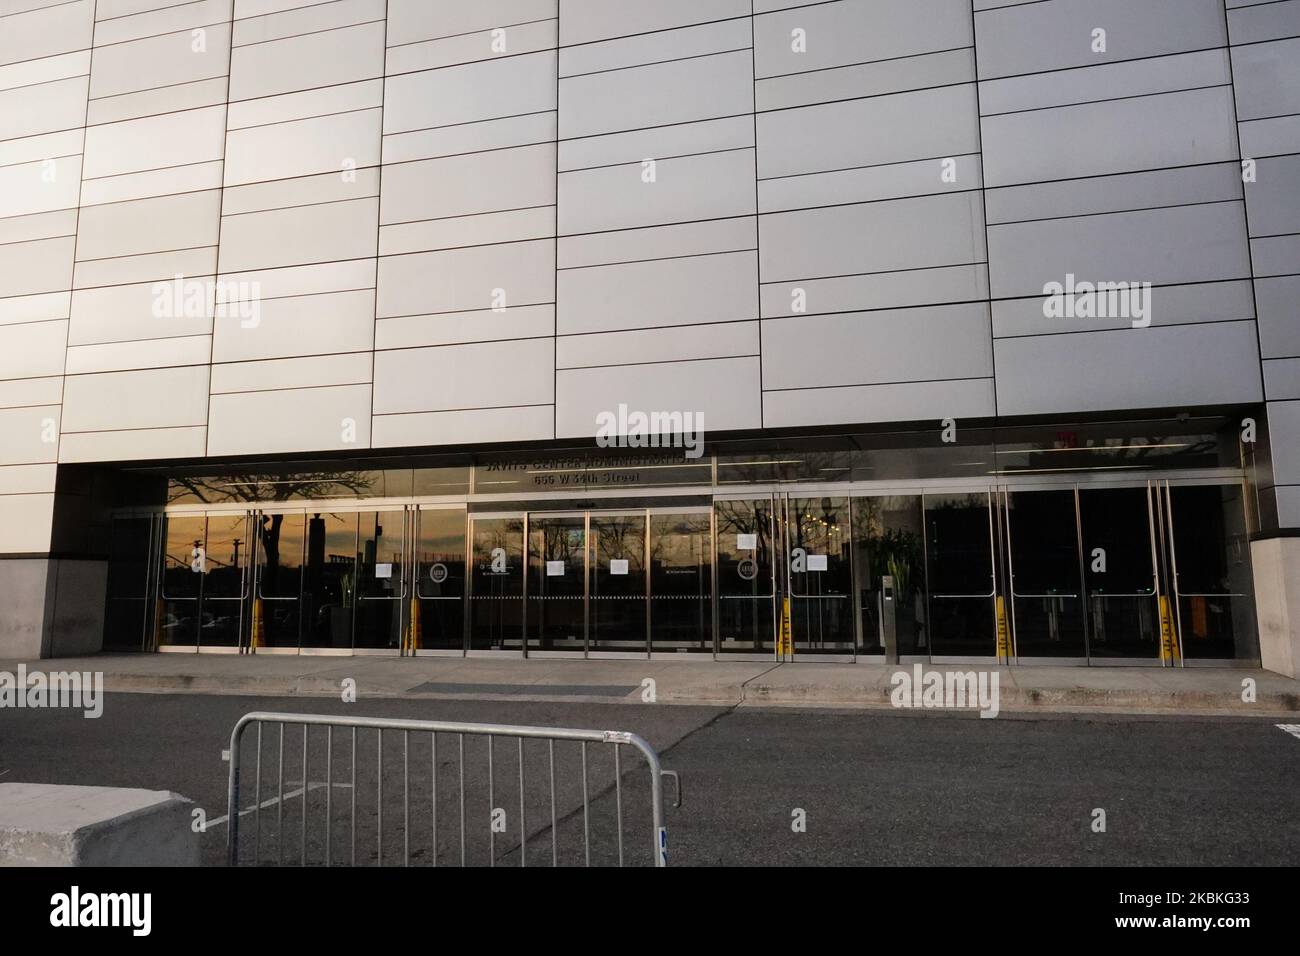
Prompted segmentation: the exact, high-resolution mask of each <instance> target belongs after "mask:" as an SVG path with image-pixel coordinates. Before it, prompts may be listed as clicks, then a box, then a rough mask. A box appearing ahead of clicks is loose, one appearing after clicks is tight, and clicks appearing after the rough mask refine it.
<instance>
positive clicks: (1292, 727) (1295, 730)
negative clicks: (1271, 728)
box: [1277, 724, 1300, 739]
mask: <svg viewBox="0 0 1300 956" xmlns="http://www.w3.org/2000/svg"><path fill="white" fill-rule="evenodd" d="M1277 729H1278V730H1282V731H1285V732H1286V733H1288V734H1290V735H1291V736H1292V737H1295V738H1297V739H1300V724H1278V725H1277Z"/></svg>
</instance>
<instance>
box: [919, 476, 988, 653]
mask: <svg viewBox="0 0 1300 956" xmlns="http://www.w3.org/2000/svg"><path fill="white" fill-rule="evenodd" d="M925 554H926V578H927V580H928V582H929V591H930V644H931V654H932V656H934V657H994V656H996V654H997V622H996V616H995V602H996V600H997V584H996V578H995V575H994V566H993V520H992V514H991V510H990V500H989V493H988V492H987V491H980V492H964V493H938V494H927V495H925Z"/></svg>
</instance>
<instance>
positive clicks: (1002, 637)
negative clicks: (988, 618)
mask: <svg viewBox="0 0 1300 956" xmlns="http://www.w3.org/2000/svg"><path fill="white" fill-rule="evenodd" d="M997 611H998V657H999V658H1000V659H1002V660H1005V661H1010V660H1011V657H1012V654H1013V650H1012V647H1011V628H1010V627H1008V626H1007V599H1006V598H1005V597H1003V596H1002V595H1000V594H999V595H998V603H997Z"/></svg>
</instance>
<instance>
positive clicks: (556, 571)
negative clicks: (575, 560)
mask: <svg viewBox="0 0 1300 956" xmlns="http://www.w3.org/2000/svg"><path fill="white" fill-rule="evenodd" d="M546 576H547V577H548V578H562V577H564V562H563V561H547V562H546Z"/></svg>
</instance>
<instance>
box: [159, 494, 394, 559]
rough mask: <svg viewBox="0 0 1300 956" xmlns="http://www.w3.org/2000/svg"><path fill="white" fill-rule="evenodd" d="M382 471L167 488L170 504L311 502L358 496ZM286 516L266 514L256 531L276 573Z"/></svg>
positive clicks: (264, 552) (263, 551)
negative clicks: (281, 533) (191, 500)
mask: <svg viewBox="0 0 1300 956" xmlns="http://www.w3.org/2000/svg"><path fill="white" fill-rule="evenodd" d="M382 479H383V472H380V471H319V472H283V473H281V474H278V475H274V474H245V475H217V476H211V477H205V478H190V477H178V478H172V479H171V481H170V482H169V483H168V486H167V500H168V502H173V501H178V500H185V499H190V498H197V499H198V500H199V501H200V502H202V503H203V504H229V503H233V502H240V503H249V504H254V503H257V504H271V503H283V502H286V501H294V500H300V499H301V500H303V501H311V500H315V499H320V498H342V497H357V496H360V495H363V494H365V493H366V492H368V491H370V490H371V489H372V488H373V487H374V486H375V484H376V483H377V482H379V481H382ZM283 524H284V515H283V514H270V515H263V516H262V521H261V524H260V525H259V526H258V527H257V528H256V529H255V533H256V534H257V536H258V543H259V544H260V545H261V547H262V554H263V555H264V556H265V559H266V567H267V569H268V571H269V572H271V573H274V570H275V569H278V568H279V567H280V529H281V526H282V525H283Z"/></svg>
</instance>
